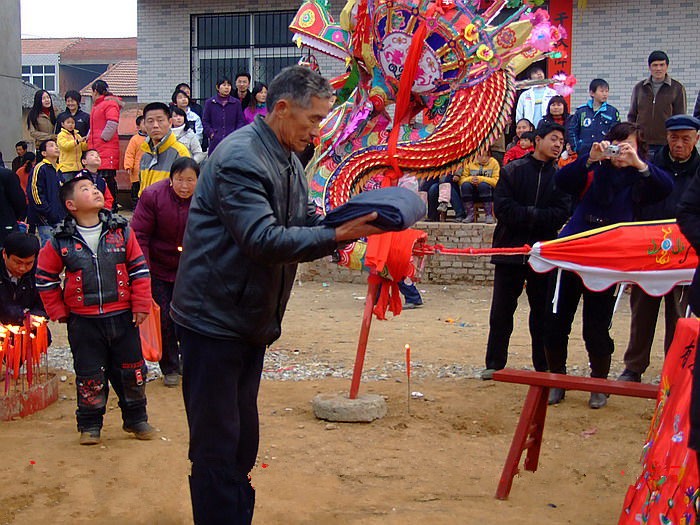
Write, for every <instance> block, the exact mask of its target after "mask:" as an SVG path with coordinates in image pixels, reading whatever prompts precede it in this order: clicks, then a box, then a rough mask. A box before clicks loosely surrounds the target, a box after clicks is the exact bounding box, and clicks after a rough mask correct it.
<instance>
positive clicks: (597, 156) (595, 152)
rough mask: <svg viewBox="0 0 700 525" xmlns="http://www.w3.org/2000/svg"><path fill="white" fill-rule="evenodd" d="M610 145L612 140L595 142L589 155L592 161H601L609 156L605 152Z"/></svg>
mask: <svg viewBox="0 0 700 525" xmlns="http://www.w3.org/2000/svg"><path fill="white" fill-rule="evenodd" d="M608 146H610V142H608V141H607V140H603V141H601V142H594V143H593V146H591V153H590V155H589V156H588V160H589V161H590V162H599V161H601V160H605V159H606V158H608V157H607V156H606V154H605V152H606V150H607V149H608Z"/></svg>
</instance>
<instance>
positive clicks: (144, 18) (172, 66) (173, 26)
mask: <svg viewBox="0 0 700 525" xmlns="http://www.w3.org/2000/svg"><path fill="white" fill-rule="evenodd" d="M299 5H300V2H298V1H289V0H267V1H266V2H264V3H261V2H258V1H257V0H238V1H235V2H232V1H230V0H199V1H197V2H192V1H191V0H138V63H139V65H138V75H139V81H138V100H139V102H140V103H148V102H152V101H156V100H160V101H167V102H169V101H170V96H171V95H172V92H173V89H174V88H175V86H176V85H177V84H178V83H180V82H188V83H190V81H191V78H190V47H191V44H190V20H191V16H192V15H203V14H211V13H222V14H223V13H244V12H259V11H274V10H277V9H279V10H293V9H297V8H298V7H299ZM334 7H335V6H334ZM340 8H342V5H341V4H340V3H339V5H338V7H337V11H338V12H340ZM334 11H335V9H334ZM291 37H292V35H291V33H290V35H289V38H290V41H291ZM299 56H300V57H301V51H299ZM315 56H316V58H317V59H318V61H319V66H320V68H321V73H322V74H323V75H324V76H326V77H332V76H335V75H338V74H339V73H341V72H342V70H343V64H342V63H341V62H340V61H338V60H335V59H330V58H326V57H324V56H323V55H322V54H321V53H315ZM235 74H236V72H235V71H232V72H231V75H232V76H233V75H235ZM193 88H194V89H196V88H195V87H194V86H193Z"/></svg>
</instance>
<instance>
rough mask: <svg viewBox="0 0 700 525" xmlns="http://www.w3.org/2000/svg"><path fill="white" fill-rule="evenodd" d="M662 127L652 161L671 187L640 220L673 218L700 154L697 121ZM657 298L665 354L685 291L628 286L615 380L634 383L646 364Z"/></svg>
mask: <svg viewBox="0 0 700 525" xmlns="http://www.w3.org/2000/svg"><path fill="white" fill-rule="evenodd" d="M666 130H667V138H668V145H667V146H664V147H663V148H661V150H659V152H658V154H657V155H656V156H655V157H654V161H653V162H654V164H656V165H657V166H658V167H659V168H661V169H662V170H664V171H666V172H667V173H669V174H670V175H671V176H672V178H673V190H672V191H671V194H670V195H669V196H668V197H666V198H665V199H664V200H663V201H661V202H659V203H657V204H654V205H652V206H647V207H645V208H642V209H641V211H640V213H639V219H640V220H643V221H652V220H657V219H675V218H676V208H677V207H678V204H680V201H681V198H682V197H683V195H684V194H685V192H686V190H687V189H688V186H689V184H690V181H691V180H693V177H695V175H696V174H697V173H698V170H699V169H700V155H698V151H697V149H696V148H695V146H696V144H697V143H698V137H700V135H699V134H698V130H700V120H698V119H696V118H693V117H689V116H686V115H676V116H674V117H671V118H670V119H668V120H667V121H666ZM661 299H664V303H665V321H666V333H665V337H664V354H665V353H666V352H668V349H669V347H670V346H671V342H672V341H673V334H674V332H675V330H676V323H677V322H678V319H679V318H680V317H684V316H685V309H686V305H687V303H688V300H687V290H686V289H685V287H683V286H676V287H675V288H674V289H673V290H672V291H671V292H669V293H668V294H666V295H665V296H663V297H653V296H651V295H648V294H646V293H645V292H644V291H643V290H642V289H641V288H640V287H638V286H634V287H633V288H632V293H631V294H630V307H631V309H632V322H631V325H630V341H629V344H628V345H627V351H626V352H625V358H624V360H625V370H624V371H623V372H622V374H621V375H620V377H619V378H618V379H619V380H622V381H636V382H639V381H641V380H642V374H643V373H644V372H645V371H646V369H647V367H648V366H649V357H650V355H651V345H652V343H653V342H654V332H655V330H656V318H657V317H658V315H659V308H660V306H661Z"/></svg>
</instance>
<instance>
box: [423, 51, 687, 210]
mask: <svg viewBox="0 0 700 525" xmlns="http://www.w3.org/2000/svg"><path fill="white" fill-rule="evenodd" d="M648 65H649V72H650V76H649V77H648V78H647V79H645V80H642V81H641V82H639V83H638V84H636V85H635V86H634V89H633V92H632V97H631V102H630V109H629V112H628V115H627V120H628V121H629V122H634V123H637V124H638V125H639V126H640V127H641V129H642V130H643V132H644V136H645V140H646V141H647V144H648V146H649V152H650V156H651V157H653V156H654V155H655V154H656V153H657V152H658V150H659V149H661V147H663V146H664V145H665V144H666V135H665V133H666V132H665V129H664V127H663V123H664V121H665V120H666V119H667V118H668V117H671V116H673V115H678V114H684V113H685V112H686V94H685V89H684V87H683V85H682V84H681V83H680V82H678V81H676V80H674V79H672V78H671V77H670V76H669V75H668V73H667V71H668V65H669V58H668V56H667V55H666V53H665V52H663V51H654V52H653V53H651V55H650V56H649V60H648ZM528 75H529V79H528V81H529V82H531V83H535V86H533V87H531V88H529V89H527V90H525V91H523V92H522V93H521V94H520V97H519V98H518V102H517V105H516V107H515V111H514V116H515V120H514V122H515V134H514V136H513V140H512V141H511V142H510V143H509V144H508V145H507V146H505V140H504V138H503V137H499V139H497V140H496V142H495V143H494V144H493V145H492V147H491V150H490V151H489V152H486V153H484V154H483V155H481V156H480V157H479V158H478V159H477V161H476V162H472V163H470V164H465V165H461V166H458V167H457V168H456V170H455V172H454V173H453V174H452V175H448V176H446V177H444V178H443V179H441V180H439V179H431V180H428V181H425V182H424V183H423V185H422V186H421V190H422V191H425V192H426V198H427V202H428V220H431V221H445V220H447V210H448V208H449V207H452V209H453V210H454V215H455V220H457V221H462V222H466V223H471V222H474V221H475V220H476V217H477V215H476V214H475V213H474V210H475V207H478V206H479V203H481V206H482V207H483V212H484V220H485V222H486V223H488V224H491V223H493V222H495V219H496V218H495V216H494V214H493V192H494V189H495V187H496V184H497V183H498V178H499V175H500V173H501V171H500V170H501V169H502V168H503V166H505V165H507V164H508V163H510V162H512V161H514V160H517V159H520V158H522V157H524V156H526V155H528V154H531V153H532V152H533V151H534V146H535V134H536V129H537V127H538V126H539V125H540V124H541V123H543V122H544V123H556V124H559V125H561V126H563V127H564V148H563V149H562V152H561V153H560V155H559V158H558V159H557V167H563V166H565V165H566V164H569V163H571V162H574V161H575V160H576V159H577V158H578V157H579V156H580V155H583V154H587V153H588V152H589V151H590V149H591V147H592V145H593V143H594V142H600V141H601V140H603V139H604V138H605V137H606V135H607V134H608V133H609V132H610V130H611V129H612V128H613V126H614V125H615V124H617V123H619V122H620V115H619V112H618V110H617V109H616V108H615V107H613V106H612V105H610V104H609V103H608V95H609V90H610V86H609V84H608V82H607V81H606V80H604V79H602V78H596V79H593V80H592V81H591V82H590V84H589V89H588V92H589V96H590V98H589V100H588V101H587V102H586V103H585V104H583V105H581V106H579V107H578V108H576V110H575V111H574V112H573V113H570V112H569V106H568V103H567V101H566V99H565V98H564V97H562V96H561V95H558V94H557V92H556V91H555V90H554V89H552V88H550V87H548V86H547V85H546V82H547V81H546V79H545V74H544V71H543V69H542V68H541V67H539V66H533V67H532V68H530V70H529V72H528ZM694 114H695V116H696V118H700V93H698V99H697V101H696V104H695V111H694ZM652 116H653V117H652Z"/></svg>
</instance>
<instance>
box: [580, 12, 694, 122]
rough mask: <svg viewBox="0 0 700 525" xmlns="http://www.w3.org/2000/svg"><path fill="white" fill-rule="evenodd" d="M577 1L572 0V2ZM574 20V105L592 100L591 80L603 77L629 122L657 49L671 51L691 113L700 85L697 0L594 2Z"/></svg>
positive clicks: (674, 73)
mask: <svg viewBox="0 0 700 525" xmlns="http://www.w3.org/2000/svg"><path fill="white" fill-rule="evenodd" d="M572 1H573V0H572ZM576 4H577V2H574V19H573V36H572V38H573V42H572V46H573V54H572V59H573V73H574V75H575V76H576V78H577V79H578V80H579V84H578V85H577V86H576V92H575V93H574V95H573V97H572V105H573V107H576V106H579V105H581V104H583V103H584V102H585V101H586V100H587V99H588V84H589V83H590V81H591V80H592V79H593V78H596V77H600V78H604V79H606V80H607V81H608V83H609V84H610V99H609V102H610V103H611V104H612V105H614V106H615V107H616V108H617V109H618V110H619V111H620V116H621V118H622V120H626V118H627V111H628V110H629V105H630V96H631V94H632V88H633V87H634V85H635V84H636V83H637V82H639V81H640V80H642V79H643V78H645V77H647V76H649V69H648V67H647V57H648V56H649V53H650V52H651V51H653V50H655V49H661V50H663V51H666V53H667V54H668V56H669V58H670V61H671V65H670V68H669V74H670V75H671V76H672V77H673V78H674V79H676V80H678V81H679V82H681V83H682V84H683V85H685V89H686V93H687V95H688V111H689V113H692V110H693V104H694V103H695V97H696V96H697V94H698V89H700V76H699V75H698V72H699V71H700V59H699V58H698V50H699V49H700V46H699V45H698V25H700V1H698V0H667V1H665V2H658V1H657V0H636V1H634V2H630V1H629V0H594V1H592V2H588V7H587V8H586V9H585V10H578V9H576V7H575V6H576Z"/></svg>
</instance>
